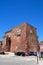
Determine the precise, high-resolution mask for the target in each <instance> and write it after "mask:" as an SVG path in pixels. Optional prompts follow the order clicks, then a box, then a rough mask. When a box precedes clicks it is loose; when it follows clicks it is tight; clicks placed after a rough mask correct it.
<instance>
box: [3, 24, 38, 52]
mask: <svg viewBox="0 0 43 65" xmlns="http://www.w3.org/2000/svg"><path fill="white" fill-rule="evenodd" d="M5 36H6V37H5V38H3V41H2V48H3V51H7V52H8V51H10V52H30V51H32V52H36V51H37V45H38V39H37V34H36V28H34V27H33V26H31V25H29V24H27V23H24V24H22V25H19V26H17V27H15V28H13V29H12V30H11V31H8V32H6V33H5ZM8 36H9V38H10V42H9V40H8V42H6V40H7V39H6V38H7V37H8ZM7 43H9V45H8V47H7V48H5V46H6V44H7Z"/></svg>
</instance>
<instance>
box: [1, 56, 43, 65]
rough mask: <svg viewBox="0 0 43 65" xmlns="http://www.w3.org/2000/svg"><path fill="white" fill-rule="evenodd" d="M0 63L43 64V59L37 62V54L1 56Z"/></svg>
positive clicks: (13, 64) (17, 64)
mask: <svg viewBox="0 0 43 65" xmlns="http://www.w3.org/2000/svg"><path fill="white" fill-rule="evenodd" d="M0 65H43V61H41V60H40V61H39V64H37V57H35V56H31V57H30V56H27V57H22V56H0Z"/></svg>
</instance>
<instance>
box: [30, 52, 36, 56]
mask: <svg viewBox="0 0 43 65" xmlns="http://www.w3.org/2000/svg"><path fill="white" fill-rule="evenodd" d="M29 55H30V56H37V52H30V53H29Z"/></svg>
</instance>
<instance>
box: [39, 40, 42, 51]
mask: <svg viewBox="0 0 43 65" xmlns="http://www.w3.org/2000/svg"><path fill="white" fill-rule="evenodd" d="M39 46H40V52H43V41H41V42H40V43H39Z"/></svg>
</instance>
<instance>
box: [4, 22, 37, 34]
mask: <svg viewBox="0 0 43 65" xmlns="http://www.w3.org/2000/svg"><path fill="white" fill-rule="evenodd" d="M24 24H26V25H29V26H31V27H32V28H35V27H34V26H32V25H31V24H28V23H27V22H24V23H23V24H20V25H19V26H21V25H24ZM16 27H18V26H16ZM16 27H14V28H16ZM14 28H13V29H14ZM35 29H37V28H35ZM11 31H12V29H11V30H9V31H7V32H5V34H6V33H8V32H11Z"/></svg>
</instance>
